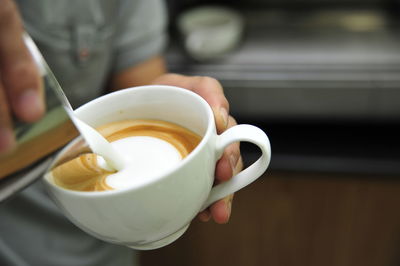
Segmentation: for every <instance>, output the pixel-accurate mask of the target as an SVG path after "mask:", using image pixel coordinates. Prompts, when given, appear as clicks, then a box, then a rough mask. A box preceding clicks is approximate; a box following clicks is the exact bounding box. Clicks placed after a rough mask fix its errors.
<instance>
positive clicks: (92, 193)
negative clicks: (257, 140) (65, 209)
mask: <svg viewBox="0 0 400 266" xmlns="http://www.w3.org/2000/svg"><path fill="white" fill-rule="evenodd" d="M154 89H167V90H171V91H174V92H178V93H182V94H186V95H189V97H192V98H193V99H195V100H197V101H198V102H200V103H201V105H202V106H203V107H204V109H205V111H206V114H207V129H206V131H205V134H204V136H202V139H201V141H200V143H199V144H198V145H197V146H196V148H195V149H194V150H193V151H192V152H191V153H189V155H188V156H186V157H185V158H183V159H182V161H181V162H180V163H179V164H178V165H175V166H174V167H171V168H170V169H168V170H167V171H165V172H163V173H162V174H159V175H156V176H154V177H153V178H150V179H149V180H148V181H146V182H143V183H140V184H139V185H135V186H131V187H126V188H120V189H114V190H105V191H76V190H70V189H66V188H63V187H60V186H57V185H56V184H54V183H53V181H51V180H49V177H48V176H47V173H48V172H49V170H50V169H51V168H52V167H53V166H54V164H55V162H57V160H58V159H59V158H60V157H61V156H62V155H63V154H64V153H65V152H66V151H67V150H68V149H70V148H71V147H73V146H74V145H75V144H77V143H78V142H79V141H82V136H78V137H76V138H75V139H73V140H72V141H70V142H69V143H68V144H67V145H66V146H65V147H63V148H62V149H61V150H60V151H59V152H58V153H57V154H56V155H55V157H54V158H53V160H52V163H51V164H50V166H49V167H48V168H47V170H46V172H45V175H44V176H43V179H44V180H45V183H46V184H47V185H49V186H51V187H52V188H54V189H56V190H58V191H59V192H63V193H67V194H71V195H74V196H80V197H87V198H91V197H103V196H104V197H105V196H112V195H117V194H118V195H119V194H123V193H129V192H130V191H132V190H139V189H142V188H145V187H147V186H151V185H152V184H154V183H156V182H158V181H159V180H161V179H163V177H166V176H169V175H170V174H171V173H173V172H174V171H176V170H177V169H178V168H180V167H182V165H183V164H187V163H188V162H189V161H191V160H192V159H193V157H195V156H196V155H197V154H198V153H199V152H200V151H201V150H202V149H203V147H204V146H205V145H206V143H207V142H208V140H209V138H210V137H211V135H212V133H213V131H216V129H215V124H214V123H215V122H214V114H213V112H212V109H211V107H210V105H209V104H208V103H207V101H206V100H205V99H203V98H202V97H201V96H200V95H198V94H196V93H194V92H192V91H190V90H189V89H184V88H180V87H176V86H169V85H144V86H137V87H130V88H126V89H122V90H118V91H115V92H111V93H108V94H105V95H102V96H100V97H98V98H96V99H94V100H92V101H90V102H88V103H85V104H84V105H82V106H80V107H79V108H77V109H76V110H75V111H74V112H77V113H79V112H80V110H84V109H85V108H90V106H91V105H96V104H98V102H100V101H102V99H104V98H105V97H107V98H108V97H119V95H124V94H130V93H131V91H133V90H135V91H137V90H146V91H150V90H154Z"/></svg>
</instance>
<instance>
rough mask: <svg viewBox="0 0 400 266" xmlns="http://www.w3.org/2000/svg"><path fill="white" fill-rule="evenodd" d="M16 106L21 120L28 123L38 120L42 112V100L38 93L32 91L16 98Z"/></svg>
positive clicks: (27, 91)
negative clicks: (21, 117)
mask: <svg viewBox="0 0 400 266" xmlns="http://www.w3.org/2000/svg"><path fill="white" fill-rule="evenodd" d="M17 105H18V109H19V110H20V112H21V115H22V116H23V119H25V120H27V121H28V122H32V121H35V120H37V119H39V118H40V116H41V115H42V114H43V112H44V102H43V99H42V97H40V95H39V93H38V92H37V91H36V90H33V89H30V90H26V91H25V92H23V93H22V94H21V95H20V96H19V98H18V102H17Z"/></svg>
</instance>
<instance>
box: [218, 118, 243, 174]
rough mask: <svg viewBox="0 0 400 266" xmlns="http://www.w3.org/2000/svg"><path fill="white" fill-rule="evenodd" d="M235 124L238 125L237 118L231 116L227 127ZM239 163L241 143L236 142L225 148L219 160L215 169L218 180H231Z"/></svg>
mask: <svg viewBox="0 0 400 266" xmlns="http://www.w3.org/2000/svg"><path fill="white" fill-rule="evenodd" d="M235 125H237V123H236V121H235V119H234V118H233V117H231V116H229V118H228V126H227V128H231V127H233V126H235ZM239 163H241V156H240V143H239V142H235V143H233V144H231V145H229V146H228V147H226V148H225V150H224V153H223V155H222V157H221V158H220V159H219V160H218V162H217V166H216V169H215V177H216V180H217V181H219V182H223V181H227V180H229V179H230V178H231V177H232V175H233V174H234V172H235V171H236V169H237V167H238V164H239ZM240 170H241V169H240ZM240 170H239V171H240Z"/></svg>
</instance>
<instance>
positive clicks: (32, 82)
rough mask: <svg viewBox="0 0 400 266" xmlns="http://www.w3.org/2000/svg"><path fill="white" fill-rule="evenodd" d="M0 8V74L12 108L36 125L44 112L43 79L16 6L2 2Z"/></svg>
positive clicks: (19, 116) (21, 116) (5, 0)
mask: <svg viewBox="0 0 400 266" xmlns="http://www.w3.org/2000/svg"><path fill="white" fill-rule="evenodd" d="M1 4H2V6H1V7H0V32H1V35H0V71H1V79H2V82H3V86H4V90H5V91H6V94H7V99H8V100H9V106H10V108H11V110H12V111H13V112H14V113H15V115H16V116H17V117H18V118H20V119H21V120H23V121H26V122H33V121H35V120H37V119H39V118H40V117H41V116H42V114H43V113H44V101H43V92H42V88H41V87H42V86H41V79H40V76H39V72H38V70H37V67H36V65H35V64H34V61H33V59H32V56H31V55H30V53H29V51H28V50H27V48H26V46H25V44H24V42H23V39H22V32H23V26H22V22H21V18H20V16H19V13H18V10H17V7H16V5H15V4H14V2H13V1H11V0H3V1H2V3H1Z"/></svg>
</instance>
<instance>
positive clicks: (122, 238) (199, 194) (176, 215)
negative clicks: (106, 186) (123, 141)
mask: <svg viewBox="0 0 400 266" xmlns="http://www.w3.org/2000/svg"><path fill="white" fill-rule="evenodd" d="M75 112H76V115H77V116H78V117H79V118H80V119H82V120H83V121H85V122H86V123H88V124H89V125H91V126H93V127H96V126H99V125H102V124H105V123H108V122H112V121H118V120H123V119H135V118H140V119H161V120H165V121H169V122H174V123H177V124H180V125H181V126H184V127H187V128H189V129H191V130H192V131H194V132H196V133H198V134H200V135H201V136H203V139H202V141H201V143H200V144H199V145H198V147H196V149H195V150H194V151H192V153H190V154H189V155H188V156H187V157H186V158H184V159H183V160H182V162H181V163H180V164H179V165H178V166H176V167H175V168H173V169H171V170H169V171H168V172H165V173H163V174H162V175H159V176H154V177H153V178H149V179H148V180H146V181H145V182H141V183H140V185H137V186H134V187H131V188H126V189H120V190H113V191H102V192H79V191H71V190H66V189H63V188H60V187H58V186H56V185H54V183H53V182H52V180H51V178H49V177H48V176H46V177H45V178H44V179H45V183H46V184H47V188H48V190H49V192H50V194H51V195H52V197H53V198H54V200H55V202H56V203H57V204H58V206H59V207H60V208H61V209H62V211H63V212H64V213H65V215H66V216H67V217H68V218H69V219H70V220H71V221H72V222H73V223H75V224H76V225H77V226H78V227H80V228H81V229H83V230H84V231H86V232H87V233H89V234H91V235H93V236H95V237H97V238H99V239H102V240H105V241H108V242H111V243H116V244H121V245H126V246H129V247H132V248H135V249H154V248H159V247H162V246H165V245H167V244H169V243H171V242H173V241H174V240H175V239H177V238H178V237H179V236H181V235H182V234H183V233H184V232H185V230H186V229H187V228H188V226H189V224H190V221H191V220H192V219H193V218H194V217H195V216H196V215H197V213H198V212H199V211H201V210H202V209H204V208H206V207H207V206H208V205H209V204H211V203H212V202H214V201H216V200H218V199H221V198H223V197H225V196H227V195H229V194H231V193H233V192H235V191H237V190H239V189H241V188H242V187H244V186H246V185H248V184H250V183H251V182H253V181H254V180H256V179H257V178H258V177H259V176H261V175H262V174H263V173H264V171H265V170H266V169H267V167H268V164H269V161H270V154H271V151H270V144H269V140H268V137H267V136H266V135H265V133H264V132H263V131H262V130H260V129H258V128H256V127H254V126H251V125H239V126H235V127H233V128H231V129H229V130H227V131H226V132H225V133H223V134H222V135H220V136H218V135H217V134H216V129H215V123H214V117H213V113H212V111H211V108H210V106H209V105H208V104H207V102H206V101H205V100H203V99H202V98H201V97H200V96H198V95H197V94H194V93H192V92H190V91H188V90H185V89H181V88H176V87H170V86H157V85H155V86H143V87H136V88H130V89H125V90H122V91H118V92H114V93H111V94H108V95H106V96H103V97H100V98H98V99H95V100H93V101H91V102H89V103H87V104H85V105H84V106H82V107H80V108H78V109H77V110H76V111H75ZM236 141H249V142H252V143H254V144H256V145H257V146H258V147H259V148H260V149H261V151H262V155H261V157H260V158H259V159H258V160H257V161H256V162H255V163H254V164H253V165H251V166H250V167H248V168H246V169H245V170H243V171H242V172H240V173H239V174H238V175H236V176H235V177H233V178H232V180H230V181H228V182H226V183H223V184H220V185H218V186H216V187H212V185H213V181H214V171H215V164H216V162H217V160H218V159H219V158H220V156H221V155H222V153H223V150H224V148H225V147H226V146H227V145H229V144H230V143H233V142H236ZM79 142H81V140H80V139H76V140H74V141H73V142H72V143H70V144H69V145H67V146H66V147H65V148H64V149H63V150H62V151H61V152H60V153H59V154H58V155H57V156H56V158H55V161H54V163H56V162H57V161H58V160H60V159H61V158H63V156H65V155H66V154H70V153H73V152H74V150H76V149H77V146H79V145H78V144H79Z"/></svg>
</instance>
